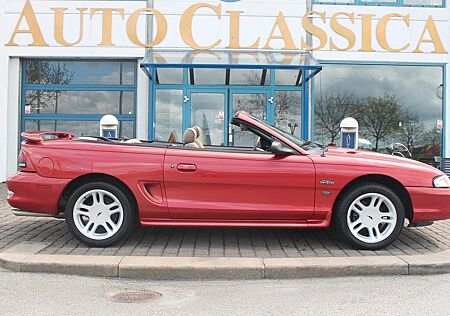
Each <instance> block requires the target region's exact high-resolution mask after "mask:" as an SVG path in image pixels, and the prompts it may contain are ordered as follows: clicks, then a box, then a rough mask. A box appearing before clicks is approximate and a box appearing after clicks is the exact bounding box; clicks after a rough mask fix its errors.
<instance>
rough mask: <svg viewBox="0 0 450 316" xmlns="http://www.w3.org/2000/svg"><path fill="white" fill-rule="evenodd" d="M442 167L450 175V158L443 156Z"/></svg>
mask: <svg viewBox="0 0 450 316" xmlns="http://www.w3.org/2000/svg"><path fill="white" fill-rule="evenodd" d="M440 169H441V170H442V171H444V172H445V173H446V174H447V175H448V176H450V158H442V159H441V166H440Z"/></svg>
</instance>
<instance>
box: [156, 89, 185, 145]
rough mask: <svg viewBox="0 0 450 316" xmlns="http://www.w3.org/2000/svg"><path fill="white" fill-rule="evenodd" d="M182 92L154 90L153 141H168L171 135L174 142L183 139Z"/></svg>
mask: <svg viewBox="0 0 450 316" xmlns="http://www.w3.org/2000/svg"><path fill="white" fill-rule="evenodd" d="M182 113H183V90H166V89H157V90H156V102H155V140H160V141H168V140H169V137H170V135H171V133H174V134H175V137H176V141H177V142H181V141H182V138H183V131H182V128H183V125H182V118H183V115H182Z"/></svg>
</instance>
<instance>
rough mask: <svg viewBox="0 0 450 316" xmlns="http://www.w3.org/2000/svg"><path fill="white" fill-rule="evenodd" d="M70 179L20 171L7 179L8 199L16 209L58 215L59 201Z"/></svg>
mask: <svg viewBox="0 0 450 316" xmlns="http://www.w3.org/2000/svg"><path fill="white" fill-rule="evenodd" d="M69 182H70V179H53V178H44V177H41V176H40V175H38V174H37V173H31V172H19V173H17V174H16V175H15V176H12V177H11V178H9V179H8V180H7V181H6V185H7V187H8V197H7V199H6V200H7V201H8V203H9V205H11V206H12V207H13V208H14V209H17V210H20V211H24V212H30V213H40V214H48V215H51V216H56V215H58V214H59V210H58V203H59V199H60V197H61V194H62V192H63V191H64V188H65V187H66V186H67V184H68V183H69Z"/></svg>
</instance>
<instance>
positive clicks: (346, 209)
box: [336, 183, 405, 250]
mask: <svg viewBox="0 0 450 316" xmlns="http://www.w3.org/2000/svg"><path fill="white" fill-rule="evenodd" d="M336 212H337V223H336V224H337V226H338V229H339V231H340V232H341V234H342V235H343V236H344V238H345V239H346V240H347V241H348V242H349V243H350V244H351V245H352V246H354V247H355V248H358V249H368V250H376V249H380V248H384V247H387V246H388V245H390V244H391V243H392V242H394V240H395V239H397V237H398V235H399V234H400V232H401V230H402V227H403V224H404V221H405V210H404V207H403V204H402V202H401V201H400V199H399V198H398V196H397V195H396V194H395V193H394V192H393V191H392V190H391V189H389V188H387V187H385V186H383V185H380V184H375V183H374V184H363V185H361V186H360V187H357V188H354V189H353V190H352V191H351V192H350V193H349V194H347V195H346V196H345V197H344V198H343V199H342V200H341V201H340V203H339V204H338V207H337V209H336Z"/></svg>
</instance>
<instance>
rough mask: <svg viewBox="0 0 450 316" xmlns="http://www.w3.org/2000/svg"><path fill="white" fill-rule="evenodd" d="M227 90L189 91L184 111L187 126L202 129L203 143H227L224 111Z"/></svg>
mask: <svg viewBox="0 0 450 316" xmlns="http://www.w3.org/2000/svg"><path fill="white" fill-rule="evenodd" d="M227 94H228V93H227V90H225V89H224V90H220V91H208V90H206V91H205V90H203V91H192V90H190V91H189V106H188V107H187V108H188V111H189V112H190V113H186V114H187V116H188V117H189V122H190V124H188V125H189V127H192V126H199V127H200V128H201V130H202V132H201V135H200V140H201V141H202V143H203V144H204V145H215V146H225V145H227V142H226V141H227V139H226V138H227V135H226V125H225V117H226V116H225V112H226V103H227V99H228V98H227Z"/></svg>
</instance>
